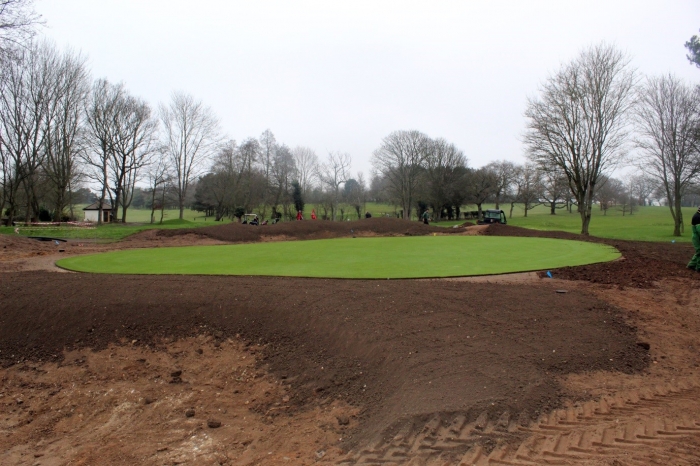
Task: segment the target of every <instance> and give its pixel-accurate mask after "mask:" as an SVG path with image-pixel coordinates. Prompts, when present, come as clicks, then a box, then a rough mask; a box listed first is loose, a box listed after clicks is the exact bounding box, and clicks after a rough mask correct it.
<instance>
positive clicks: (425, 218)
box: [423, 209, 430, 225]
mask: <svg viewBox="0 0 700 466" xmlns="http://www.w3.org/2000/svg"><path fill="white" fill-rule="evenodd" d="M423 223H425V224H426V225H428V224H429V223H430V212H428V209H425V212H423Z"/></svg>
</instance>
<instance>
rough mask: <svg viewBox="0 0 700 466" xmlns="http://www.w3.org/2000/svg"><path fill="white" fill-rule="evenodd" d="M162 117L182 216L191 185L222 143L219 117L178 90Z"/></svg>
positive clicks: (181, 215)
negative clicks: (220, 142)
mask: <svg viewBox="0 0 700 466" xmlns="http://www.w3.org/2000/svg"><path fill="white" fill-rule="evenodd" d="M160 118H161V121H162V123H163V132H164V138H165V141H164V145H165V147H166V150H167V153H168V155H169V157H170V165H171V169H172V173H173V176H172V179H173V183H174V186H175V190H176V192H177V199H178V207H179V209H180V217H179V218H180V219H182V218H183V215H184V212H185V202H186V199H187V191H188V189H189V186H190V184H191V183H192V182H193V180H195V179H196V178H197V177H198V176H199V175H200V174H201V173H202V170H203V168H204V164H205V162H206V161H207V160H208V159H209V158H210V157H211V155H212V154H213V153H214V151H215V150H216V148H217V145H218V144H219V140H220V139H219V120H218V119H217V118H216V116H215V115H214V112H213V111H212V110H211V108H209V107H205V106H204V104H203V103H202V102H201V101H198V100H195V99H194V97H192V96H191V95H188V94H184V93H182V92H174V93H173V94H172V96H171V100H170V103H169V104H168V105H163V104H161V106H160Z"/></svg>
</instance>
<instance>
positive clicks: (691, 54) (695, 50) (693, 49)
mask: <svg viewBox="0 0 700 466" xmlns="http://www.w3.org/2000/svg"><path fill="white" fill-rule="evenodd" d="M685 48H686V49H688V55H686V58H687V59H688V61H689V62H690V63H691V64H694V65H695V66H697V67H698V68H700V37H698V36H697V35H695V36H693V37H691V38H690V40H689V41H688V42H686V43H685Z"/></svg>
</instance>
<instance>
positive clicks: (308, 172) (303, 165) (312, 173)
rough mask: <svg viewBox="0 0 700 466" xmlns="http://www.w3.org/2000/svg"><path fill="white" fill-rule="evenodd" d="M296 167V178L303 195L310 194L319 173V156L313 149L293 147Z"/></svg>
mask: <svg viewBox="0 0 700 466" xmlns="http://www.w3.org/2000/svg"><path fill="white" fill-rule="evenodd" d="M292 155H293V156H294V162H295V167H296V179H297V181H299V186H301V192H302V194H303V195H306V194H308V192H309V190H310V189H311V187H312V186H313V185H314V182H315V181H316V176H317V175H318V156H317V155H316V152H314V151H313V149H309V148H308V147H302V146H297V147H295V148H294V149H292Z"/></svg>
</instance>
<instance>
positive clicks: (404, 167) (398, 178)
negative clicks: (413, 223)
mask: <svg viewBox="0 0 700 466" xmlns="http://www.w3.org/2000/svg"><path fill="white" fill-rule="evenodd" d="M428 150H429V138H428V137H427V136H426V135H425V134H423V133H421V132H419V131H415V130H413V131H395V132H393V133H391V134H390V135H388V136H387V137H385V138H384V139H383V140H382V145H381V146H380V147H379V149H377V150H376V151H374V154H373V156H372V167H373V168H374V170H375V171H376V172H378V173H380V174H381V175H382V176H383V177H384V178H385V181H386V187H387V189H388V191H389V194H390V196H391V197H392V198H393V199H394V200H395V201H396V202H398V204H399V205H400V206H401V209H402V211H403V218H404V219H407V220H408V219H410V218H411V208H412V207H413V202H414V201H415V196H416V191H417V189H418V183H419V180H420V174H421V170H422V169H423V162H424V161H425V158H426V157H427V155H428Z"/></svg>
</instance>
